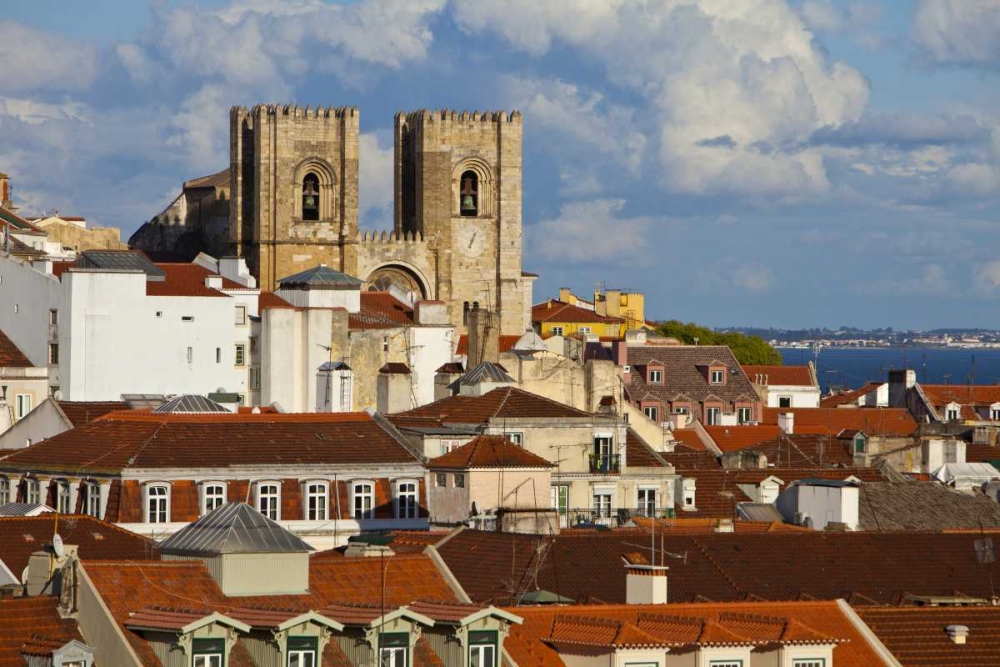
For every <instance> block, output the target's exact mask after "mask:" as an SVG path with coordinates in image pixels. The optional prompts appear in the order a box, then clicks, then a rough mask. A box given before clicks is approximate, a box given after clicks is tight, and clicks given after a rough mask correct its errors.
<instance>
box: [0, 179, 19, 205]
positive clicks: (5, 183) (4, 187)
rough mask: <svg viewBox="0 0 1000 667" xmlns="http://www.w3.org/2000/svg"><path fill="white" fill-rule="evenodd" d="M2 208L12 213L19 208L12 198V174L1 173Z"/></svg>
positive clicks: (0, 194) (0, 198) (0, 197)
mask: <svg viewBox="0 0 1000 667" xmlns="http://www.w3.org/2000/svg"><path fill="white" fill-rule="evenodd" d="M0 208H5V209H7V210H8V211H10V212H11V213H13V212H14V211H16V210H17V208H16V207H15V206H14V202H12V201H11V200H10V176H8V175H7V174H0Z"/></svg>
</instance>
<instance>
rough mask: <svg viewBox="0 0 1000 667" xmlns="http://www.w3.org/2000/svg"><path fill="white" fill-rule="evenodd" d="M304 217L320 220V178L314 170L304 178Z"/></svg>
mask: <svg viewBox="0 0 1000 667" xmlns="http://www.w3.org/2000/svg"><path fill="white" fill-rule="evenodd" d="M302 219H303V220H319V178H317V176H316V174H314V173H312V172H309V173H308V174H306V177H305V178H304V179H302Z"/></svg>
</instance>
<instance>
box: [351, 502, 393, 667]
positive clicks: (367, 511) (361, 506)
mask: <svg viewBox="0 0 1000 667" xmlns="http://www.w3.org/2000/svg"><path fill="white" fill-rule="evenodd" d="M352 504H353V511H352V512H351V514H352V515H353V516H354V518H355V520H361V519H374V518H375V484H374V483H373V482H354V499H353V501H352ZM392 664H395V663H392Z"/></svg>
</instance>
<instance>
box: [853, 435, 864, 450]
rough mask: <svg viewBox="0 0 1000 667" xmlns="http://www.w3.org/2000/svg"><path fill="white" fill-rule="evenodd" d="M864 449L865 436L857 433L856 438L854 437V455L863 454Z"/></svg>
mask: <svg viewBox="0 0 1000 667" xmlns="http://www.w3.org/2000/svg"><path fill="white" fill-rule="evenodd" d="M865 449H866V447H865V436H863V435H861V434H860V433H858V434H857V435H856V436H854V453H855V454H864V453H865Z"/></svg>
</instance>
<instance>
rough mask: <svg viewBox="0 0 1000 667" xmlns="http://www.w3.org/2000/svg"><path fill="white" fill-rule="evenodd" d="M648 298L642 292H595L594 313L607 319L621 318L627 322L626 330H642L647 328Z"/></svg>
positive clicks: (615, 290) (597, 290) (617, 290)
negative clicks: (646, 311)
mask: <svg viewBox="0 0 1000 667" xmlns="http://www.w3.org/2000/svg"><path fill="white" fill-rule="evenodd" d="M645 306H646V297H645V296H644V295H643V293H642V292H626V291H624V290H620V289H609V290H607V291H606V292H603V293H602V292H601V290H600V289H595V290H594V311H595V312H596V313H597V314H598V315H604V316H605V317H619V318H621V319H623V320H625V328H626V330H633V329H642V328H643V327H645V326H646V313H645V309H646V308H645Z"/></svg>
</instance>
